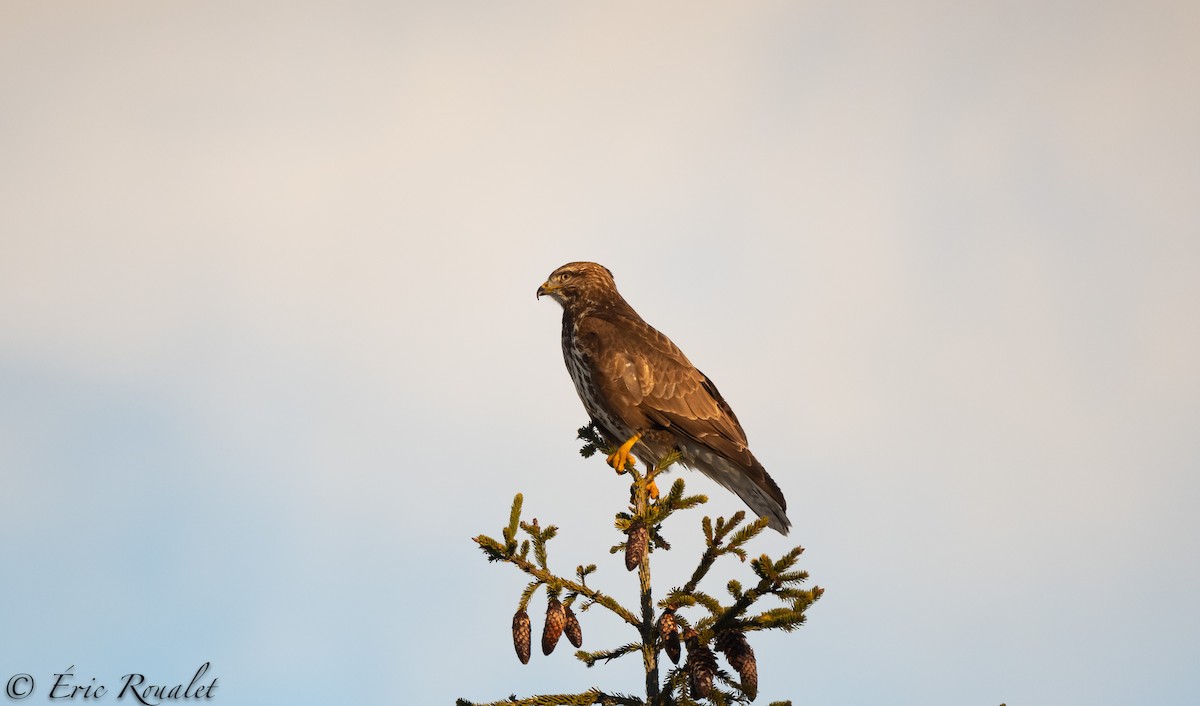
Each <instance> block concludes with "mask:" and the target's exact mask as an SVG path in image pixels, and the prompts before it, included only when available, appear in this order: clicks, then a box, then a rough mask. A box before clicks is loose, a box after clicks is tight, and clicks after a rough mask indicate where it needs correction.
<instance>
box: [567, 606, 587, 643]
mask: <svg viewBox="0 0 1200 706" xmlns="http://www.w3.org/2000/svg"><path fill="white" fill-rule="evenodd" d="M564 610H565V611H566V615H567V624H566V625H564V626H563V632H565V633H566V634H567V639H568V640H570V641H571V644H572V645H575V646H576V647H583V630H582V629H580V627H579V618H576V617H575V611H573V610H571V606H567V607H566V608H564Z"/></svg>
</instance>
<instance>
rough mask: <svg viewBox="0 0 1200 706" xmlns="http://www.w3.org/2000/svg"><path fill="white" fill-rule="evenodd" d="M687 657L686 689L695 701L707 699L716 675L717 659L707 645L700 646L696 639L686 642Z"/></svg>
mask: <svg viewBox="0 0 1200 706" xmlns="http://www.w3.org/2000/svg"><path fill="white" fill-rule="evenodd" d="M687 645H688V657H687V664H686V665H685V668H686V669H687V673H688V687H689V690H690V691H691V693H692V696H693V697H694V698H697V699H704V698H708V695H709V694H711V693H712V687H713V676H715V675H716V673H717V658H716V656H715V655H713V653H712V650H710V649H708V645H702V644H700V641H699V640H697V639H696V638H692V639H690V640H688V643H687Z"/></svg>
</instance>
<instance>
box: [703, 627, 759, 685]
mask: <svg viewBox="0 0 1200 706" xmlns="http://www.w3.org/2000/svg"><path fill="white" fill-rule="evenodd" d="M714 644H715V647H716V648H717V649H718V650H720V651H721V652H724V653H725V661H726V662H729V666H730V667H733V668H734V669H736V670H737V673H738V676H740V677H741V681H742V691H744V692H745V693H746V696H748V697H750V700H751V701H753V700H754V697H755V696H757V695H758V663H757V662H756V660H755V659H754V650H753V649H752V648H751V647H750V643H748V642H746V636H745V635H744V634H742V633H740V632H732V631H731V632H726V633H722V634H721V636H720V637H718V638H717V641H716V643H714Z"/></svg>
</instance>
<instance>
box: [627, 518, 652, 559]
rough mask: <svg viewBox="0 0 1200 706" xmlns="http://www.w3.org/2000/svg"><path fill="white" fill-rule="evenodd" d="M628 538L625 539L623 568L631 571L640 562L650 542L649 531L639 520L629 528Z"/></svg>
mask: <svg viewBox="0 0 1200 706" xmlns="http://www.w3.org/2000/svg"><path fill="white" fill-rule="evenodd" d="M628 534H629V539H627V540H625V568H626V569H627V570H628V571H633V570H634V569H636V568H637V567H638V565H639V564H641V563H642V559H643V558H645V556H646V549H647V546H648V545H649V543H650V531H649V530H648V529H646V525H645V524H643V523H642V521H641V520H637V521H635V522H634V524H633V526H631V527H630V528H629V533H628Z"/></svg>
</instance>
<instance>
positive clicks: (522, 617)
mask: <svg viewBox="0 0 1200 706" xmlns="http://www.w3.org/2000/svg"><path fill="white" fill-rule="evenodd" d="M512 630H513V647H515V648H517V659H519V660H521V664H529V633H530V630H529V613H526V612H525V611H523V610H518V611H517V613H516V615H514V616H513V628H512Z"/></svg>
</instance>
